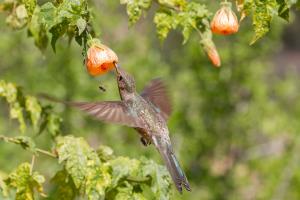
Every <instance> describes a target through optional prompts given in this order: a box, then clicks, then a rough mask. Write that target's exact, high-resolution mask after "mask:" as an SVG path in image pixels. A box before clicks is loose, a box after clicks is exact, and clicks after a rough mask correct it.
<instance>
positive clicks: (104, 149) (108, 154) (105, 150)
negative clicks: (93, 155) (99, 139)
mask: <svg viewBox="0 0 300 200" xmlns="http://www.w3.org/2000/svg"><path fill="white" fill-rule="evenodd" d="M97 154H98V157H99V158H100V159H101V160H102V161H108V160H111V159H113V158H114V155H113V154H114V151H113V150H112V149H111V148H110V147H108V146H104V145H102V146H100V147H99V148H98V149H97Z"/></svg>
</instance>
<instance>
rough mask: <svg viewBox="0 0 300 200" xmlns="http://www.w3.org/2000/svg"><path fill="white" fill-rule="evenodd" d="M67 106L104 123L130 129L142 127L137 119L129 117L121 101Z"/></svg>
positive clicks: (80, 103) (74, 103) (73, 103)
mask: <svg viewBox="0 0 300 200" xmlns="http://www.w3.org/2000/svg"><path fill="white" fill-rule="evenodd" d="M68 104H69V105H72V106H74V107H77V108H79V109H80V110H82V111H84V112H86V113H88V114H89V115H91V116H94V117H96V118H97V119H99V120H101V121H104V122H108V123H115V124H120V125H125V126H130V127H140V128H142V127H143V126H142V123H141V122H140V120H139V118H138V117H134V116H133V115H131V114H130V111H129V110H128V108H127V106H126V105H125V103H124V102H122V101H102V102H94V103H91V102H70V103H68Z"/></svg>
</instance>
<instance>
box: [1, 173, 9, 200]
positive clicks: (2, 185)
mask: <svg viewBox="0 0 300 200" xmlns="http://www.w3.org/2000/svg"><path fill="white" fill-rule="evenodd" d="M3 180H4V174H3V173H2V172H1V171H0V197H1V194H2V195H3V196H4V197H7V196H8V189H7V186H6V184H5V182H4V181H3Z"/></svg>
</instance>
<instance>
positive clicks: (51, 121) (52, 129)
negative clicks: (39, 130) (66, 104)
mask: <svg viewBox="0 0 300 200" xmlns="http://www.w3.org/2000/svg"><path fill="white" fill-rule="evenodd" d="M62 121H63V120H62V118H61V117H60V116H58V115H56V114H54V113H50V114H48V116H47V131H48V132H49V133H50V134H51V135H52V136H53V137H56V136H57V135H59V134H60V132H61V124H62Z"/></svg>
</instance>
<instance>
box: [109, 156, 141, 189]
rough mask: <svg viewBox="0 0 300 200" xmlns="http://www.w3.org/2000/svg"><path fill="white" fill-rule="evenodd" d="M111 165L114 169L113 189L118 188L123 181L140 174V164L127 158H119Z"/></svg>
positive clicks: (111, 162)
mask: <svg viewBox="0 0 300 200" xmlns="http://www.w3.org/2000/svg"><path fill="white" fill-rule="evenodd" d="M109 165H110V167H111V168H112V187H116V186H117V185H118V183H119V181H120V180H121V179H123V178H125V177H128V176H134V175H137V174H138V171H139V167H140V162H139V161H138V160H134V159H129V158H127V157H118V158H116V159H113V160H111V161H110V162H109Z"/></svg>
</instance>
